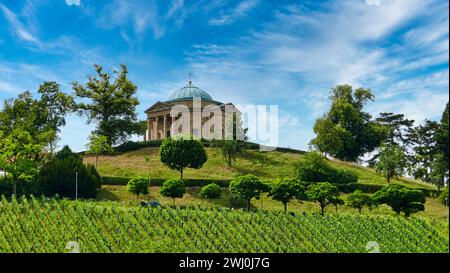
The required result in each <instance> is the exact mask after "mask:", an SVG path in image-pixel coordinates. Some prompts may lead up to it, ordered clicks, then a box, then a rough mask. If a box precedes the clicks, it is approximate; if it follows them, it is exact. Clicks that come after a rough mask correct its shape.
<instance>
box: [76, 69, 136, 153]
mask: <svg viewBox="0 0 450 273" xmlns="http://www.w3.org/2000/svg"><path fill="white" fill-rule="evenodd" d="M94 67H95V71H96V73H97V75H96V76H89V81H88V82H87V83H86V85H82V84H79V83H78V82H74V83H73V90H74V92H75V95H76V96H77V97H78V98H80V99H83V100H86V99H88V100H90V102H88V103H85V102H81V103H79V104H77V109H78V111H79V113H80V114H84V115H85V116H86V117H87V121H88V123H89V124H90V123H92V122H95V123H97V128H96V130H95V133H96V134H98V135H103V136H106V137H107V139H108V144H109V145H111V146H112V145H113V144H117V143H120V142H123V141H125V140H126V139H127V138H128V137H129V136H130V135H131V134H134V133H136V132H140V128H141V127H142V126H141V125H140V124H139V122H138V120H137V113H136V106H137V105H138V104H139V101H138V99H137V98H136V96H135V95H136V90H137V87H136V86H135V85H134V84H133V83H132V82H131V81H130V80H129V79H128V78H127V74H128V69H127V67H126V66H125V65H121V71H120V73H119V72H117V71H114V74H115V75H116V76H117V77H116V78H115V79H114V81H113V82H112V81H111V78H112V74H110V73H107V72H104V71H103V67H101V66H100V65H94Z"/></svg>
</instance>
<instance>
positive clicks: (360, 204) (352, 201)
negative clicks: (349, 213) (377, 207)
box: [347, 190, 372, 214]
mask: <svg viewBox="0 0 450 273" xmlns="http://www.w3.org/2000/svg"><path fill="white" fill-rule="evenodd" d="M347 204H348V205H349V206H350V207H352V208H355V209H357V210H358V211H359V213H360V214H361V211H362V209H363V208H364V207H370V206H372V197H371V196H370V195H368V194H367V193H363V192H362V191H360V190H356V191H354V192H353V193H351V194H350V195H349V196H348V202H347Z"/></svg>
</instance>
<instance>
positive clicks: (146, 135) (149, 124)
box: [144, 117, 152, 141]
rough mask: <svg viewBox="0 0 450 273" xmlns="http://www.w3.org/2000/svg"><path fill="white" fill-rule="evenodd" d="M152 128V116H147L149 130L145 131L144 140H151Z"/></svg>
mask: <svg viewBox="0 0 450 273" xmlns="http://www.w3.org/2000/svg"><path fill="white" fill-rule="evenodd" d="M151 128H152V125H151V123H150V118H149V117H147V132H146V133H145V136H144V141H146V140H151Z"/></svg>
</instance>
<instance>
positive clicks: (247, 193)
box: [229, 174, 268, 211]
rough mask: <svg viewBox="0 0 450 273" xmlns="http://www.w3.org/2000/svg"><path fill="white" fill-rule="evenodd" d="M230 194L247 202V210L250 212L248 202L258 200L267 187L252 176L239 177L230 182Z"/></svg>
mask: <svg viewBox="0 0 450 273" xmlns="http://www.w3.org/2000/svg"><path fill="white" fill-rule="evenodd" d="M229 189H230V192H231V193H232V194H234V195H236V196H238V197H239V198H241V199H244V200H246V201H247V210H248V211H249V210H250V201H251V200H252V199H253V198H259V197H260V195H261V193H263V192H266V191H267V190H268V188H267V185H266V184H264V183H263V182H261V180H260V179H259V178H258V177H256V176H254V175H252V174H247V175H243V176H239V177H237V178H235V179H234V180H232V181H231V182H230V187H229Z"/></svg>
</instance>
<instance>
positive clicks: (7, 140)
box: [0, 129, 41, 195]
mask: <svg viewBox="0 0 450 273" xmlns="http://www.w3.org/2000/svg"><path fill="white" fill-rule="evenodd" d="M0 137H1V139H0V169H1V170H4V171H5V172H6V173H7V175H6V177H7V178H8V177H10V178H11V180H12V184H13V194H14V195H16V194H17V183H18V182H19V180H23V179H26V178H28V177H30V176H33V175H35V174H36V172H37V162H36V158H38V156H37V154H39V153H40V151H41V147H40V146H39V145H38V144H34V143H33V139H32V137H31V135H30V134H29V133H28V132H27V131H24V130H20V129H14V130H13V131H12V132H11V133H10V134H9V135H8V136H6V137H2V136H1V134H0Z"/></svg>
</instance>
